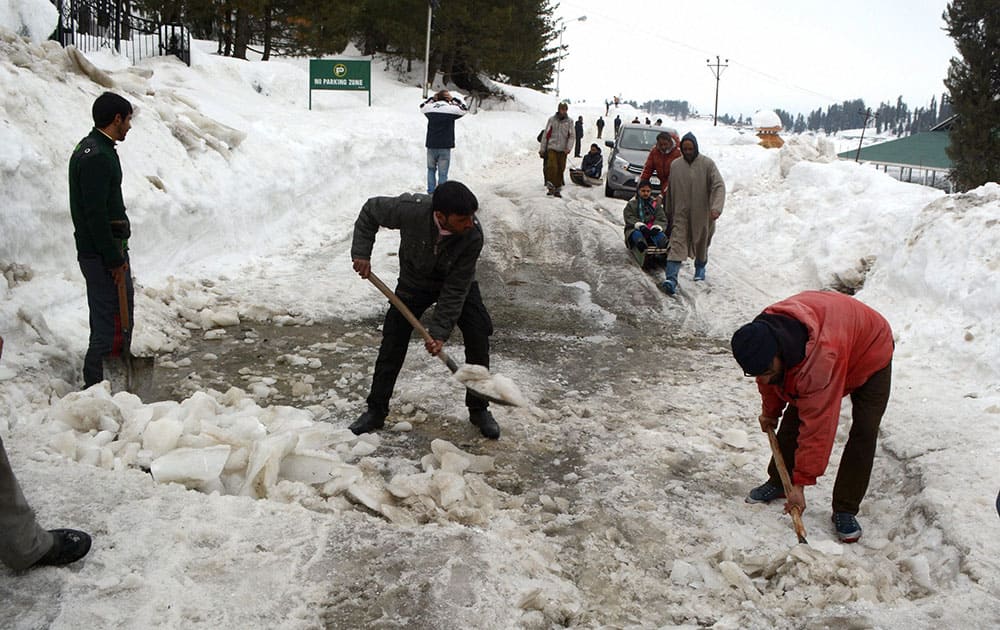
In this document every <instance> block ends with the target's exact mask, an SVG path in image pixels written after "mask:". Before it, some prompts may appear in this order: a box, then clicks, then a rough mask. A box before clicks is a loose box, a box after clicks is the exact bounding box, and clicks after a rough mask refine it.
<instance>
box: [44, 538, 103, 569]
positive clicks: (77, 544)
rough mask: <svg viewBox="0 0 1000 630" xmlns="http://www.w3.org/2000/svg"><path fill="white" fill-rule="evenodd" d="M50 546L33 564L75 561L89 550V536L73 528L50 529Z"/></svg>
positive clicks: (55, 563)
mask: <svg viewBox="0 0 1000 630" xmlns="http://www.w3.org/2000/svg"><path fill="white" fill-rule="evenodd" d="M49 533H50V534H52V547H50V548H49V550H48V551H46V552H45V555H44V556H42V557H41V558H39V559H38V560H37V561H36V562H35V564H34V566H36V567H38V566H45V565H50V566H58V565H62V564H69V563H71V562H76V561H77V560H79V559H80V558H82V557H84V556H85V555H87V552H88V551H90V536H89V535H87V534H86V533H84V532H81V531H77V530H75V529H50V530H49Z"/></svg>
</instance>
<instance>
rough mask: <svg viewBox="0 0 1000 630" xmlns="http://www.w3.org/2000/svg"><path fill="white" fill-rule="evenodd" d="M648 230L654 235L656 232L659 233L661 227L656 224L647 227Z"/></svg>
mask: <svg viewBox="0 0 1000 630" xmlns="http://www.w3.org/2000/svg"><path fill="white" fill-rule="evenodd" d="M649 231H650V232H652V233H653V235H654V236H655V235H656V234H659V233H660V232H662V231H663V228H661V227H660V226H658V225H654V226H653V227H651V228H649Z"/></svg>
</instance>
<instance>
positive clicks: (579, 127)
mask: <svg viewBox="0 0 1000 630" xmlns="http://www.w3.org/2000/svg"><path fill="white" fill-rule="evenodd" d="M574 132H575V133H576V145H574V147H573V157H580V143H581V142H583V116H579V117H577V119H576V125H575V126H574Z"/></svg>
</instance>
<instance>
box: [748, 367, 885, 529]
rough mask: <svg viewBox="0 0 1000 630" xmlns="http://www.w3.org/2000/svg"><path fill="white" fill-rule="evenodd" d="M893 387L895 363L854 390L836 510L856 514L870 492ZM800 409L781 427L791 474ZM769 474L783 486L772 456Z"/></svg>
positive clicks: (788, 414) (792, 409) (835, 487)
mask: <svg viewBox="0 0 1000 630" xmlns="http://www.w3.org/2000/svg"><path fill="white" fill-rule="evenodd" d="M891 386H892V362H891V361H890V362H889V365H887V366H885V367H884V368H882V369H881V370H879V371H878V372H875V373H874V374H872V375H871V378H869V379H868V380H867V381H865V384H864V385H862V386H861V387H859V388H857V389H856V390H854V391H853V392H851V432H850V434H849V435H848V437H847V444H845V445H844V452H843V454H842V455H841V456H840V466H839V467H838V468H837V480H836V481H835V482H834V484H833V511H834V512H848V513H850V514H857V513H858V510H859V509H860V507H861V500H862V499H864V498H865V493H866V492H868V481H869V479H870V478H871V475H872V465H873V464H874V462H875V444H876V442H877V441H878V428H879V425H880V424H881V423H882V415H883V414H884V413H885V408H886V405H887V404H888V402H889V390H890V388H891ZM800 424H801V422H800V420H799V410H798V408H797V407H793V406H791V405H789V406H788V408H787V409H785V413H784V414H782V416H781V426H780V427H778V446H779V448H780V449H781V455H782V457H784V458H785V465H786V466H788V474H789V475H791V472H792V470H794V469H795V448H796V446H797V445H798V440H799V425H800ZM767 474H768V477H769V479H770V481H771V483H773V484H774V485H776V486H780V485H781V477H780V476H779V475H778V469H777V467H776V466H775V464H774V459H773V458H772V459H771V463H770V465H769V466H768V467H767Z"/></svg>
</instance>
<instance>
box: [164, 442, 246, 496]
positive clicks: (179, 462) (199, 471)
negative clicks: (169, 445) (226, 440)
mask: <svg viewBox="0 0 1000 630" xmlns="http://www.w3.org/2000/svg"><path fill="white" fill-rule="evenodd" d="M230 450H231V449H230V447H229V446H227V445H225V444H220V445H218V446H211V447H209V448H178V449H175V450H172V451H170V452H169V453H166V454H164V455H161V456H160V457H157V458H156V459H154V460H153V463H152V464H151V465H150V472H152V473H153V479H155V480H156V481H157V482H158V483H169V482H171V481H175V482H178V483H182V484H184V485H191V486H194V485H199V484H202V483H205V482H209V481H213V480H218V478H219V475H221V474H222V468H223V467H224V466H225V465H226V460H227V459H228V458H229V451H230Z"/></svg>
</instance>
